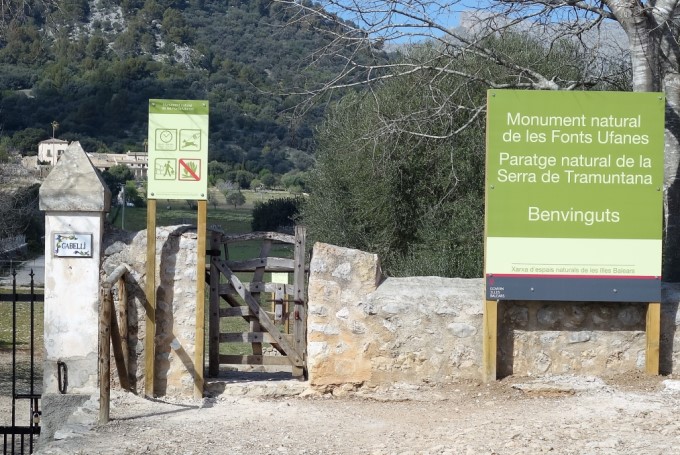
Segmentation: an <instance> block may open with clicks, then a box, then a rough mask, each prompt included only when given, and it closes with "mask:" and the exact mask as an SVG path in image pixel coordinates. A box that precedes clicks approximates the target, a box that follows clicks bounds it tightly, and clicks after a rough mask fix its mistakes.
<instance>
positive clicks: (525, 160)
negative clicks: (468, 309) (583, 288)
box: [486, 90, 665, 298]
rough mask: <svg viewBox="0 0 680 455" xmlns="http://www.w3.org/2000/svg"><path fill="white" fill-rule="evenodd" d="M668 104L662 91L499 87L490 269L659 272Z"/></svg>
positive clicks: (499, 272)
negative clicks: (541, 89)
mask: <svg viewBox="0 0 680 455" xmlns="http://www.w3.org/2000/svg"><path fill="white" fill-rule="evenodd" d="M664 106H665V98H664V95H663V94H661V93H627V92H560V91H554V92H546V91H515V90H490V91H489V92H488V111H487V163H486V173H487V175H486V195H487V200H486V273H487V276H488V275H493V276H496V277H502V276H504V275H507V276H522V277H527V276H533V275H535V276H541V277H546V276H553V277H554V276H565V277H600V278H602V277H609V278H611V277H615V278H625V277H628V278H635V279H638V278H641V277H642V278H650V277H651V278H653V279H657V278H658V277H659V275H660V274H661V233H662V206H663V166H664V158H663V150H664ZM504 298H512V297H508V296H505V295H504ZM517 298H529V297H527V296H522V297H517Z"/></svg>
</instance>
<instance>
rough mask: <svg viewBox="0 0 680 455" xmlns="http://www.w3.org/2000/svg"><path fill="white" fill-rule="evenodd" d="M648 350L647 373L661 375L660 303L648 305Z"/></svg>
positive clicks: (646, 353) (646, 355)
mask: <svg viewBox="0 0 680 455" xmlns="http://www.w3.org/2000/svg"><path fill="white" fill-rule="evenodd" d="M645 332H646V335H647V349H646V352H645V359H646V360H645V371H646V372H647V374H652V375H658V374H659V342H660V340H661V304H660V303H658V302H653V303H649V304H648V305H647V324H646V327H645Z"/></svg>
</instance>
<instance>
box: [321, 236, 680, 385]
mask: <svg viewBox="0 0 680 455" xmlns="http://www.w3.org/2000/svg"><path fill="white" fill-rule="evenodd" d="M378 270H379V263H378V258H377V257H376V256H375V255H372V254H368V253H364V252H361V251H357V250H352V249H347V248H340V247H336V246H332V245H326V244H317V245H315V246H314V252H313V255H312V261H311V264H310V279H309V294H308V295H309V297H308V301H309V311H308V313H309V319H308V342H309V346H308V349H309V359H308V365H309V376H310V381H311V382H312V384H313V385H315V386H317V387H329V386H333V385H337V384H347V383H349V384H355V385H369V386H376V385H377V386H379V385H382V384H389V383H394V382H403V383H423V382H425V383H446V382H451V381H455V380H460V379H480V378H481V374H482V373H481V365H482V302H483V299H484V282H483V280H482V279H469V280H463V279H455V278H438V277H411V278H388V279H386V280H384V281H383V282H382V283H379V282H378V281H379V280H378V278H377V273H378ZM663 298H664V301H663V305H662V337H661V338H662V339H661V359H660V361H661V370H662V372H664V373H670V372H671V371H672V370H673V368H674V365H677V362H678V361H679V360H680V343H678V341H676V338H677V337H676V336H675V333H676V327H677V325H678V323H680V316H678V300H679V299H680V286H679V285H671V284H664V289H663ZM645 311H646V306H645V305H644V304H637V303H636V304H621V303H582V302H581V303H576V302H502V303H501V304H500V307H499V320H500V321H501V323H500V328H499V344H498V373H499V375H501V376H505V375H510V374H514V375H519V376H525V375H534V374H560V373H573V374H582V375H585V374H603V373H608V374H616V373H624V372H630V371H644V365H645V332H644V330H645Z"/></svg>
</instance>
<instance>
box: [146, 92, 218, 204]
mask: <svg viewBox="0 0 680 455" xmlns="http://www.w3.org/2000/svg"><path fill="white" fill-rule="evenodd" d="M208 112H209V104H208V101H196V100H149V138H148V142H149V172H148V186H147V187H148V195H147V197H148V198H149V199H191V200H206V199H207V195H208V176H207V170H208V169H207V167H208Z"/></svg>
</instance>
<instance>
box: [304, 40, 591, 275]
mask: <svg viewBox="0 0 680 455" xmlns="http://www.w3.org/2000/svg"><path fill="white" fill-rule="evenodd" d="M485 46H487V47H489V48H493V49H495V50H496V51H498V52H504V53H507V54H512V53H520V54H522V55H518V56H516V57H515V58H516V59H517V60H518V61H519V60H522V59H524V60H525V61H527V62H533V64H534V66H536V67H537V68H540V69H541V70H542V71H544V72H545V73H546V74H548V75H551V76H553V75H556V74H558V73H562V74H564V75H567V76H573V77H576V75H577V73H579V72H580V71H582V69H583V66H584V65H585V63H584V59H583V56H582V55H581V54H580V53H579V52H578V48H577V47H576V46H574V45H573V43H570V42H568V41H565V42H556V43H554V46H553V47H552V49H549V48H547V47H544V46H542V45H541V43H540V42H539V41H538V40H536V39H532V38H529V37H525V36H523V35H519V34H514V33H510V32H507V33H505V34H504V36H502V37H487V38H486V40H485ZM447 59H448V57H446V56H442V55H441V54H440V52H439V50H438V48H437V46H436V45H433V44H431V43H429V44H423V45H418V46H416V45H412V46H410V48H409V49H408V55H404V56H403V61H408V62H424V61H428V62H431V63H433V64H435V65H437V66H447V65H448V67H449V68H451V69H454V68H455V69H456V71H457V72H460V73H463V72H470V73H471V72H474V73H477V74H482V73H484V72H493V73H494V74H495V76H496V77H497V78H498V79H499V80H500V79H502V78H505V80H512V78H513V74H512V72H510V71H505V72H504V71H503V68H497V67H490V66H489V63H488V62H487V61H486V60H485V59H474V58H471V59H468V60H466V61H457V62H448V61H446V60H447ZM485 96H486V85H485V84H484V83H483V82H480V81H471V80H469V79H468V78H467V77H464V76H461V75H460V74H453V73H449V74H446V75H442V74H440V73H439V72H438V71H437V70H436V69H434V68H431V69H429V70H423V71H419V72H417V73H412V74H408V75H406V74H404V75H401V77H399V78H394V79H386V80H384V81H382V82H381V83H380V84H379V85H377V86H375V87H373V89H372V90H371V91H363V92H357V93H353V94H350V95H347V96H346V97H345V98H343V99H342V100H341V101H340V102H339V103H337V104H336V105H334V106H333V107H332V108H331V109H330V110H329V112H328V115H327V119H326V122H325V123H324V124H323V125H322V126H321V127H320V128H319V131H318V135H317V141H318V153H317V166H316V168H315V169H314V170H313V171H312V172H311V177H310V195H309V197H308V198H307V199H306V202H305V203H304V204H303V209H302V216H303V219H304V222H305V224H307V225H308V226H309V228H310V235H311V236H312V238H313V239H314V240H322V241H325V242H331V243H335V244H339V245H343V246H348V247H353V248H359V249H364V250H368V251H371V252H375V253H378V254H379V255H380V257H381V261H382V263H383V269H384V271H385V272H386V273H387V274H388V275H438V276H459V277H475V276H480V275H481V273H482V258H483V225H484V186H483V181H484V118H483V115H481V113H482V108H480V106H483V105H484V100H485ZM464 103H470V104H469V106H476V107H474V108H473V107H469V108H467V109H464V108H462V107H461V106H463V105H464Z"/></svg>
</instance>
